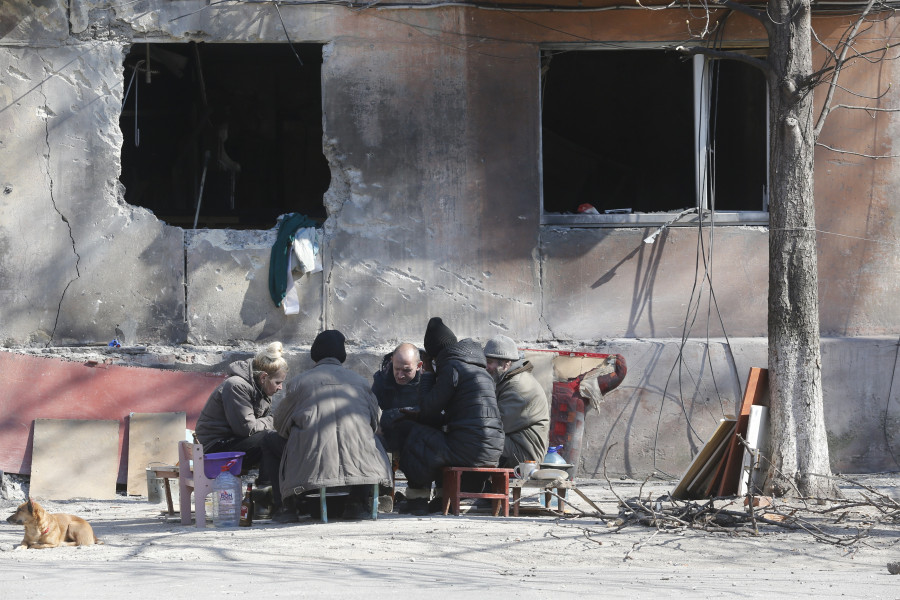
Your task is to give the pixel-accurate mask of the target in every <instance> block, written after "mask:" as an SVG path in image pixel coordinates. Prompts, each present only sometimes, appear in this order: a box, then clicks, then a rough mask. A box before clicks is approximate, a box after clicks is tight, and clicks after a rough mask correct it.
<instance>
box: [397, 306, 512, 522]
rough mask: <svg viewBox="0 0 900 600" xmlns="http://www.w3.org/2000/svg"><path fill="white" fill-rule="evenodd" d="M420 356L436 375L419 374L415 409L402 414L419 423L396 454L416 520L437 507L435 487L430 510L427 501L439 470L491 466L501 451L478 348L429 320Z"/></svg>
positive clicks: (491, 391) (494, 407)
mask: <svg viewBox="0 0 900 600" xmlns="http://www.w3.org/2000/svg"><path fill="white" fill-rule="evenodd" d="M425 352H427V353H428V355H429V356H432V357H434V358H435V364H436V369H437V372H436V373H434V372H428V371H426V372H425V373H423V374H422V381H421V383H419V406H418V408H417V409H416V408H407V409H401V410H402V411H404V412H406V413H407V414H409V415H410V416H413V417H414V418H415V419H416V420H417V421H418V422H417V423H416V425H415V426H414V427H413V428H412V430H411V431H410V433H409V436H408V437H407V439H406V442H405V444H404V445H403V450H402V451H401V453H400V470H402V471H403V473H404V474H406V477H407V480H408V481H409V484H408V488H407V499H408V507H409V511H410V512H412V513H413V514H417V515H421V514H426V513H427V512H428V510H429V508H431V509H432V510H437V508H438V506H439V505H440V504H441V496H442V492H441V489H440V488H437V489H436V490H435V498H434V500H433V501H432V503H431V506H430V507H429V501H428V499H429V496H430V495H431V483H432V482H434V481H438V482H440V481H441V470H442V469H443V467H446V466H455V467H495V466H497V461H498V460H499V459H500V453H501V452H502V451H503V423H502V422H501V420H500V412H499V411H498V410H497V399H496V396H495V395H494V382H493V380H492V379H491V376H490V375H489V374H488V372H487V371H486V370H485V368H484V366H485V359H484V352H483V351H482V349H481V345H480V344H479V343H478V342H476V341H475V340H471V339H464V340H461V341H457V340H456V336H455V335H454V334H453V332H452V331H451V330H450V329H449V328H448V327H447V326H446V325H444V323H443V321H441V319H440V318H438V317H434V318H433V319H431V320H430V321H429V322H428V328H427V329H426V331H425ZM438 485H440V483H439V484H438Z"/></svg>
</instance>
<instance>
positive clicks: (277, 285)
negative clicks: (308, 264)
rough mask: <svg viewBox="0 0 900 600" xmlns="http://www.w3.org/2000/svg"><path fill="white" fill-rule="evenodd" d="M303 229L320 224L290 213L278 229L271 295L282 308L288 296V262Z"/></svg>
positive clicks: (271, 275)
mask: <svg viewBox="0 0 900 600" xmlns="http://www.w3.org/2000/svg"><path fill="white" fill-rule="evenodd" d="M301 227H319V224H318V223H316V222H315V221H313V220H312V219H310V218H309V217H307V216H306V215H303V214H300V213H290V214H288V215H285V217H284V219H282V221H281V225H280V226H279V227H278V237H277V238H276V239H275V244H274V245H273V246H272V254H271V256H270V257H269V294H270V295H271V296H272V302H274V303H275V306H281V301H282V300H284V297H285V296H286V295H287V286H288V272H287V270H288V261H290V258H291V250H292V249H293V245H294V234H295V233H296V232H297V230H298V229H300V228H301Z"/></svg>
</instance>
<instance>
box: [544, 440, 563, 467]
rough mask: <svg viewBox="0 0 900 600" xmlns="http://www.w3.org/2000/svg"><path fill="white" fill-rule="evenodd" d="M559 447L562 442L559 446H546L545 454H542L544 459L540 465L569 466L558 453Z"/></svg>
mask: <svg viewBox="0 0 900 600" xmlns="http://www.w3.org/2000/svg"><path fill="white" fill-rule="evenodd" d="M560 448H562V444H560V445H559V446H550V447H549V448H547V454H545V455H544V460H543V461H542V462H541V465H566V466H569V463H567V462H566V459H564V458H563V457H562V456H560V455H559V449H560Z"/></svg>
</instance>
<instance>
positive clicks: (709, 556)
mask: <svg viewBox="0 0 900 600" xmlns="http://www.w3.org/2000/svg"><path fill="white" fill-rule="evenodd" d="M858 479H859V480H861V481H862V482H863V483H865V484H866V485H869V486H873V487H875V488H877V489H878V490H880V491H882V492H884V493H886V494H888V495H891V496H892V497H895V498H897V497H900V475H889V476H888V475H882V476H865V477H860V478H858ZM613 484H614V488H613V489H614V490H615V492H616V493H617V494H618V495H619V496H621V497H623V498H628V497H633V496H635V495H637V493H638V489H639V487H640V486H641V482H636V481H624V480H622V481H615V482H613ZM673 486H674V483H673V482H656V483H653V484H648V485H645V486H644V488H643V489H644V497H646V496H647V494H648V493H649V494H651V495H652V496H653V497H657V496H658V495H660V494H662V493H665V492H666V491H668V490H671V488H672V487H673ZM845 487H846V489H847V492H846V493H848V494H849V495H854V494H858V493H859V491H858V490H857V489H854V488H853V487H852V486H845ZM579 488H580V489H582V490H583V491H584V492H585V494H586V495H587V496H588V497H590V498H591V499H592V500H594V501H595V502H597V503H598V504H599V505H600V508H601V509H603V511H604V512H606V513H611V514H615V513H617V512H618V508H617V500H616V496H615V494H613V493H612V491H610V489H609V486H608V485H607V483H606V482H605V481H579ZM18 502H19V499H16V498H10V499H8V500H2V501H0V509H2V511H3V512H2V515H3V516H4V517H5V516H6V515H8V514H10V513H12V511H13V509H14V507H15V505H17V504H18ZM530 504H531V505H532V506H535V507H536V504H534V502H533V501H530ZM45 506H46V507H47V508H49V509H50V510H51V511H53V512H69V513H74V514H77V515H80V516H82V517H84V518H86V519H88V520H89V521H90V522H91V523H92V525H93V527H94V530H95V532H96V534H97V535H98V536H99V537H100V538H101V539H102V540H103V541H104V542H105V543H104V545H98V546H87V547H78V548H75V547H64V548H57V549H51V550H21V549H15V548H16V546H18V543H19V541H20V540H21V537H22V528H21V526H15V525H11V524H7V523H5V522H0V598H3V599H6V598H16V599H20V598H46V597H51V596H55V597H64V598H73V599H77V598H93V599H107V598H108V599H113V598H115V599H118V598H122V597H129V598H199V599H203V598H214V597H222V596H234V595H238V594H252V597H253V598H271V597H287V598H304V597H337V596H340V597H343V598H373V597H374V598H379V597H386V596H388V595H393V594H397V593H400V594H403V595H404V596H405V597H409V594H410V593H416V594H417V596H416V597H441V598H445V597H471V596H472V594H473V593H478V592H488V593H491V594H496V595H498V597H515V598H549V597H560V596H566V597H569V596H574V595H579V596H585V595H586V596H588V597H591V598H600V597H602V598H645V597H651V596H652V597H654V598H672V597H686V598H772V597H776V598H785V597H801V596H802V597H810V598H837V597H848V598H862V597H865V598H900V576H895V575H890V574H889V573H888V571H887V568H886V563H888V562H893V561H897V560H900V548H898V547H897V546H896V542H897V534H898V531H900V524H894V523H890V524H882V525H878V526H876V527H875V528H874V529H873V530H872V531H871V532H870V534H869V536H868V537H867V538H866V539H865V540H863V541H862V542H861V543H857V544H853V545H850V546H838V545H833V544H827V543H822V542H818V541H816V540H815V539H814V538H813V536H812V535H810V534H809V533H806V532H803V531H785V530H783V529H779V528H772V527H769V528H766V529H764V530H763V531H762V532H761V534H760V535H756V536H754V535H747V534H742V535H733V534H725V533H709V532H705V531H699V530H686V531H678V532H668V531H659V532H658V531H657V530H656V529H655V528H647V527H642V526H638V525H632V526H629V527H626V528H624V529H622V530H621V531H619V532H615V531H614V528H610V527H607V526H606V522H605V521H604V520H601V519H598V518H596V517H585V516H577V517H570V518H565V519H560V518H556V517H554V516H552V515H529V516H520V517H518V518H513V517H510V518H502V517H500V518H495V517H492V516H490V515H489V514H487V513H477V514H476V513H468V514H464V515H460V516H459V517H454V516H446V517H445V516H442V515H434V516H429V517H424V518H418V517H412V516H407V515H400V514H386V515H385V514H382V515H379V518H378V520H377V521H371V520H365V521H341V520H333V521H332V522H330V523H327V524H323V523H319V522H317V521H313V520H310V519H307V520H305V521H302V522H301V523H298V524H293V525H274V524H261V523H257V524H254V526H253V527H251V528H249V529H248V528H234V529H213V528H208V529H197V528H196V527H193V526H190V527H183V526H182V525H180V523H179V522H178V521H177V520H173V519H170V518H167V516H166V515H165V514H164V513H163V509H164V504H150V503H149V502H147V501H146V500H145V499H141V498H134V497H125V496H122V497H120V498H118V499H116V500H112V501H70V502H46V503H45ZM575 506H577V507H581V508H583V509H585V510H587V509H588V506H587V505H586V504H585V503H584V502H582V501H579V502H576V503H575ZM840 512H844V511H840ZM840 512H839V513H836V514H840ZM835 516H836V515H831V517H829V521H833V520H834V517H835ZM175 519H177V516H176V518H175ZM868 520H869V521H871V519H868ZM866 521H867V518H866V516H865V515H864V514H863V513H862V512H861V511H860V510H859V509H850V510H849V511H848V516H846V517H845V518H844V520H843V521H841V523H840V524H837V525H835V524H833V523H828V522H826V521H822V520H820V521H818V522H819V523H820V524H822V525H823V526H827V527H829V529H828V531H829V532H831V533H834V534H836V535H843V536H849V535H852V534H854V533H855V532H856V531H857V527H859V526H860V525H861V524H862V523H865V522H866Z"/></svg>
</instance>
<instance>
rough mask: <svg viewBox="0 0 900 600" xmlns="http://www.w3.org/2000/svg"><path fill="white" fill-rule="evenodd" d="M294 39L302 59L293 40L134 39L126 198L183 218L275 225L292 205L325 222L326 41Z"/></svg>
mask: <svg viewBox="0 0 900 600" xmlns="http://www.w3.org/2000/svg"><path fill="white" fill-rule="evenodd" d="M294 48H295V49H296V50H297V52H298V53H299V54H300V56H301V58H302V61H303V65H302V66H301V65H300V64H299V63H298V61H297V57H296V56H294V53H293V52H292V50H291V48H290V46H289V45H288V44H209V43H199V44H198V43H194V42H191V43H184V44H147V43H141V44H135V45H134V46H132V48H131V50H130V52H129V53H128V55H127V56H126V58H125V80H124V84H125V90H126V93H125V98H124V104H123V109H122V114H121V118H120V126H121V129H122V134H123V138H124V143H123V146H122V174H121V177H120V181H121V182H122V184H123V185H124V186H125V200H126V201H127V202H129V203H130V204H133V205H136V206H142V207H144V208H147V209H149V210H151V211H152V212H153V213H154V214H156V216H157V217H158V218H159V219H160V220H162V221H164V222H166V223H168V224H170V225H179V226H182V227H186V228H190V227H193V226H194V222H195V220H196V222H197V227H205V228H231V229H270V228H272V227H274V226H275V223H276V220H277V217H278V216H279V215H281V214H284V213H290V212H297V213H302V214H304V215H306V216H308V217H310V218H312V219H314V220H316V221H318V222H323V221H324V220H325V219H326V217H327V214H326V211H325V207H324V204H323V197H324V195H325V192H326V191H327V190H328V186H329V185H330V183H331V171H330V169H329V167H328V161H327V159H326V158H325V155H324V152H323V150H322V85H321V67H322V45H321V44H297V43H295V44H294ZM201 191H202V194H201ZM198 200H199V211H198V210H197V209H198Z"/></svg>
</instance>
